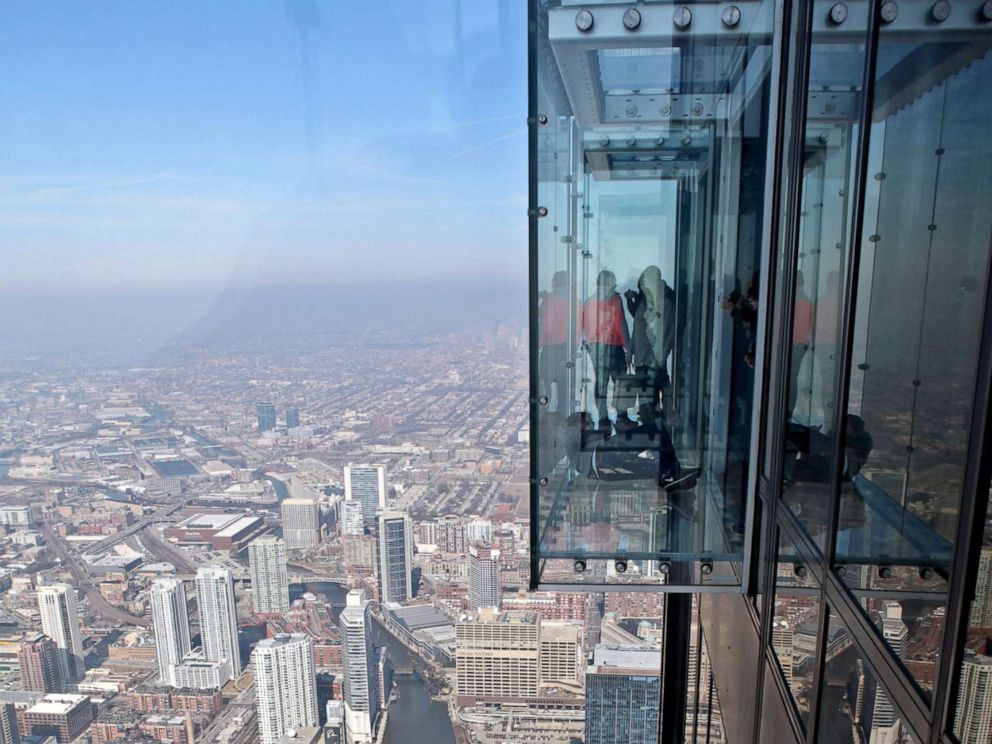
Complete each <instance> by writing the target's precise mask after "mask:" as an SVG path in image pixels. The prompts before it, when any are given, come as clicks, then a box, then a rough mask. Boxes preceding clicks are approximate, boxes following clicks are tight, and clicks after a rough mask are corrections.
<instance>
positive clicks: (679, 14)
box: [672, 5, 692, 29]
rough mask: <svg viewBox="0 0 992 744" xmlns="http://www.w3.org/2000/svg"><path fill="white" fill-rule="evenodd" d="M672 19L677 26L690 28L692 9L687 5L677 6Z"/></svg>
mask: <svg viewBox="0 0 992 744" xmlns="http://www.w3.org/2000/svg"><path fill="white" fill-rule="evenodd" d="M672 21H673V22H674V23H675V28H681V29H686V28H689V24H690V23H692V11H691V10H689V8H688V7H687V6H685V5H683V6H682V7H680V8H676V9H675V16H674V17H673V18H672Z"/></svg>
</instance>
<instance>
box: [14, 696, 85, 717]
mask: <svg viewBox="0 0 992 744" xmlns="http://www.w3.org/2000/svg"><path fill="white" fill-rule="evenodd" d="M89 701H90V697H89V695H45V697H43V698H42V699H41V700H39V701H38V702H37V703H35V704H34V705H32V706H31V707H30V708H28V713H39V714H41V715H49V716H65V715H68V714H69V713H71V712H72V711H73V710H74V709H75V708H77V707H79V706H80V705H83V704H84V703H88V702H89Z"/></svg>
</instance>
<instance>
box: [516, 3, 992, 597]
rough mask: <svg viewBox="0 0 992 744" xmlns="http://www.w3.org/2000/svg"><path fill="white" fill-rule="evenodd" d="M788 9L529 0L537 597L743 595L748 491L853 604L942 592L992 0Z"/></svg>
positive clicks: (972, 309) (974, 306) (988, 162)
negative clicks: (854, 598)
mask: <svg viewBox="0 0 992 744" xmlns="http://www.w3.org/2000/svg"><path fill="white" fill-rule="evenodd" d="M966 5H967V7H965V6H966ZM944 6H948V7H950V10H948V9H947V8H945V7H944ZM787 10H788V12H787ZM796 13H797V11H796V10H795V8H792V9H789V4H788V3H782V2H776V1H775V0H746V1H742V2H737V3H733V4H731V3H727V2H709V1H706V2H691V3H684V4H683V3H676V2H668V1H667V0H657V1H655V2H640V3H610V2H574V1H573V0H559V1H554V0H534V2H532V3H531V29H530V35H531V44H530V54H531V59H530V162H531V168H530V230H531V233H530V238H531V254H530V258H531V308H530V311H531V335H532V344H531V347H532V355H531V357H532V358H531V387H532V394H531V455H532V462H531V489H532V498H531V529H532V536H531V552H532V556H531V560H532V564H531V574H532V575H531V584H532V586H533V587H535V588H536V587H541V588H546V589H552V588H568V587H587V588H591V589H604V588H611V587H612V588H621V589H622V588H630V587H633V586H639V587H642V588H650V589H652V590H659V591H669V592H670V591H691V592H740V591H742V589H745V588H746V587H747V585H748V583H749V581H750V577H751V575H752V564H753V563H755V560H754V559H751V558H749V556H755V555H757V552H758V543H759V540H760V537H761V535H760V529H761V528H760V525H758V524H757V520H756V514H757V509H758V508H759V507H758V504H757V501H758V498H759V494H760V493H761V492H762V491H764V492H766V493H767V494H768V499H769V506H770V508H771V512H770V513H771V514H772V516H777V513H778V508H779V506H782V507H783V508H784V509H785V510H787V511H788V512H790V513H791V514H792V516H793V517H794V518H795V520H796V521H797V523H798V524H799V526H800V527H801V529H802V530H803V531H804V533H805V534H806V535H807V536H808V538H809V544H810V545H811V546H812V548H813V549H815V550H817V551H819V552H820V553H821V554H823V555H828V553H829V556H830V557H829V562H830V563H831V566H830V568H831V570H836V573H837V575H838V577H840V578H841V579H842V581H843V582H844V583H845V585H846V586H848V587H849V588H850V589H851V590H852V591H854V592H864V591H867V590H869V589H870V584H869V583H868V581H867V579H866V578H865V577H866V575H867V574H866V572H867V573H868V574H870V573H872V572H878V571H879V570H880V571H881V572H882V574H881V575H882V576H883V578H887V577H890V576H895V579H894V580H893V581H890V582H889V583H892V584H900V589H901V590H903V591H907V592H916V593H920V592H922V593H924V594H926V593H928V592H931V590H932V591H934V592H936V593H937V594H941V593H946V591H947V589H946V578H947V577H948V575H949V574H950V572H951V563H952V560H953V553H954V550H953V541H954V530H955V528H956V526H957V524H958V522H957V515H958V511H957V510H958V505H957V500H958V498H959V491H960V489H961V488H962V485H963V483H964V478H965V459H966V458H965V449H966V446H967V443H968V440H967V433H968V429H967V425H968V412H969V411H970V410H971V406H972V404H973V403H974V401H975V400H976V398H975V396H976V395H977V393H976V392H975V379H976V374H977V369H978V361H979V353H978V351H979V350H978V347H979V344H980V341H981V338H982V330H981V318H982V313H983V312H984V301H985V294H984V293H985V288H986V278H987V270H988V259H989V253H990V250H989V232H988V228H989V220H988V215H989V209H990V208H989V201H988V199H989V179H988V177H987V174H988V173H989V172H990V167H992V159H990V147H989V144H988V142H989V137H988V134H989V121H988V117H989V106H988V97H989V93H988V91H989V90H992V88H989V85H992V83H990V82H989V81H990V80H992V75H990V72H992V69H990V68H992V61H990V55H989V50H990V46H992V18H990V16H992V6H990V5H989V4H988V3H985V4H982V3H970V4H967V3H950V4H949V3H936V4H935V3H932V2H918V1H916V0H907V1H906V2H901V3H880V2H869V1H868V0H854V1H852V2H846V3H836V2H812V3H810V4H809V10H808V11H806V12H805V19H806V20H805V21H804V22H805V23H806V24H807V25H806V31H805V32H804V33H795V31H794V30H793V31H792V33H793V34H794V36H792V37H789V36H788V35H787V34H786V31H785V30H784V29H785V26H786V25H787V24H788V23H791V22H792V21H793V19H794V18H795V17H796ZM787 16H788V17H787ZM787 42H789V43H787ZM790 44H792V46H791V47H790ZM796 50H799V51H796ZM793 59H800V60H801V62H802V63H801V64H798V65H793V64H792V62H791V60H793ZM795 70H799V71H800V72H799V73H795V72H794V71H795ZM796 75H798V77H797V76H796ZM790 138H791V139H790ZM966 162H971V163H972V164H973V166H974V167H972V168H968V167H966V165H965V164H966ZM793 173H794V174H795V175H794V176H793V175H792V174H793ZM983 199H984V201H982V200H983ZM941 233H943V234H941ZM938 244H939V245H938ZM942 352H944V353H942ZM758 570H759V569H758V568H756V569H755V571H758ZM907 576H911V577H916V578H912V580H910V579H909V578H905V577H907ZM920 576H923V577H925V578H923V579H920V578H919V577H920ZM900 577H903V579H904V580H902V581H900ZM941 582H943V584H942V583H941ZM745 590H746V589H745Z"/></svg>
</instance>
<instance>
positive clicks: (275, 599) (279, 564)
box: [248, 537, 289, 615]
mask: <svg viewBox="0 0 992 744" xmlns="http://www.w3.org/2000/svg"><path fill="white" fill-rule="evenodd" d="M248 567H249V571H250V572H251V590H252V595H251V596H252V606H253V607H254V610H255V612H257V613H259V614H262V615H267V614H275V613H282V612H288V611H289V577H288V575H287V569H286V543H285V542H283V541H282V540H280V539H278V538H276V537H263V538H260V539H258V540H255V542H253V543H251V544H250V545H249V546H248Z"/></svg>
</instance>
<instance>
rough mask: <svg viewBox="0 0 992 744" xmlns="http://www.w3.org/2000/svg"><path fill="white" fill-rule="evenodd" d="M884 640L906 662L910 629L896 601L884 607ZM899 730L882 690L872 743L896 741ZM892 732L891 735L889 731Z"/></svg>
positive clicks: (876, 709)
mask: <svg viewBox="0 0 992 744" xmlns="http://www.w3.org/2000/svg"><path fill="white" fill-rule="evenodd" d="M882 638H884V639H885V642H886V643H888V644H889V647H890V648H891V649H892V652H893V653H894V654H895V655H896V657H897V658H898V659H899V660H900V661H905V660H906V650H907V648H908V646H909V628H907V627H906V623H904V622H903V620H902V605H901V604H899V603H898V602H896V601H894V600H893V601H889V602H886V603H885V604H884V605H883V615H882ZM898 728H901V726H900V724H899V722H898V716H897V715H896V711H895V709H894V708H893V707H892V701H891V700H889V696H888V694H887V693H886V692H885V690H883V689H882V688H881V686H879V687H878V690H877V692H876V694H875V707H874V710H873V712H872V717H871V735H870V738H871V741H872V744H874V743H875V742H879V744H881V742H883V741H884V742H889V741H895V740H896V734H897V733H898ZM887 730H890V731H891V734H890V732H889V731H887Z"/></svg>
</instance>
